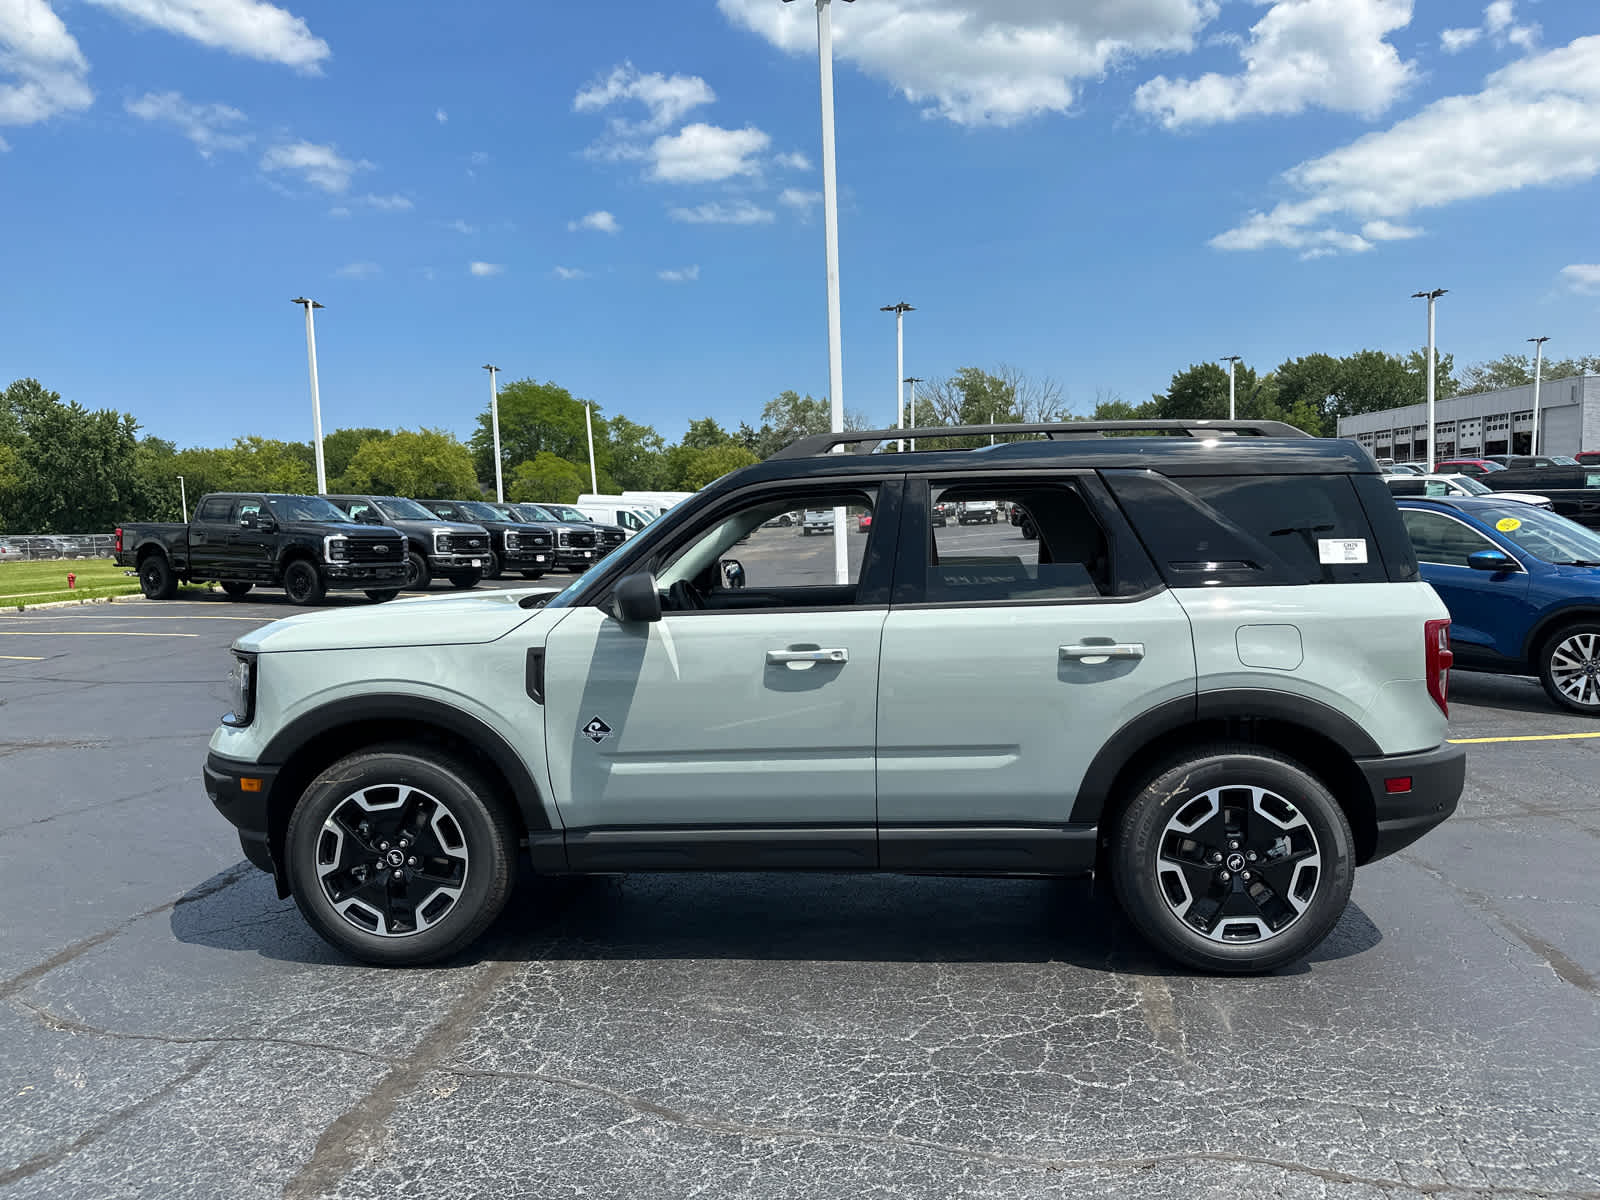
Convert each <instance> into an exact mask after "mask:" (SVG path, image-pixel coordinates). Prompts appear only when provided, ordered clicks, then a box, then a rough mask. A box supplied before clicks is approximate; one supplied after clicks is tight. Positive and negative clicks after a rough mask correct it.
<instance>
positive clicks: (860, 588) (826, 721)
mask: <svg viewBox="0 0 1600 1200" xmlns="http://www.w3.org/2000/svg"><path fill="white" fill-rule="evenodd" d="M791 490H792V489H791ZM886 490H887V489H885V488H884V487H883V486H881V485H879V486H873V487H870V488H867V487H856V488H850V489H840V488H834V489H831V490H829V491H828V492H827V494H826V495H824V496H819V497H817V499H819V500H825V501H826V502H827V506H828V507H829V508H832V507H834V506H835V505H836V504H840V505H848V506H849V507H851V508H852V509H856V510H858V511H868V512H870V511H873V510H874V509H875V508H878V509H880V510H881V508H882V507H883V503H882V502H883V498H884V495H885V492H886ZM807 503H808V505H809V501H808V502H807ZM794 507H796V503H795V502H793V501H792V500H791V499H789V498H787V493H786V494H785V498H783V499H778V500H775V499H771V498H770V497H769V495H768V494H767V493H765V492H759V491H758V492H756V493H754V494H751V495H748V496H746V497H745V498H743V499H740V498H738V497H734V498H732V499H731V500H730V501H729V502H727V503H725V504H724V505H723V506H721V507H720V508H718V509H717V510H715V511H714V512H712V513H708V514H707V515H706V517H704V518H703V519H702V520H701V521H699V522H697V523H696V524H695V525H694V526H692V527H690V528H687V529H686V530H685V532H684V533H683V534H682V535H681V536H680V537H678V538H676V539H674V540H672V541H671V542H669V543H663V545H662V546H661V547H660V548H659V550H658V551H657V553H656V554H655V555H654V556H653V557H652V559H651V561H650V564H649V565H650V567H651V568H653V570H654V572H655V574H656V578H657V584H658V586H659V588H660V589H661V591H662V594H663V601H664V611H663V615H662V617H661V619H660V620H659V621H656V622H653V623H648V624H626V625H625V624H623V623H621V622H619V621H618V620H617V619H616V618H615V617H613V616H611V615H610V612H609V611H608V609H607V608H605V607H594V606H591V607H581V608H576V609H574V610H573V611H572V612H571V613H570V614H569V615H568V616H567V617H565V618H564V619H562V620H561V621H560V622H559V623H558V624H557V625H556V626H555V627H554V628H553V629H552V630H551V632H550V634H549V637H548V640H547V642H546V647H545V654H546V667H545V670H546V685H545V695H546V701H545V704H546V708H545V726H546V748H547V756H548V762H549V764H550V772H551V782H552V785H553V787H554V791H555V800H556V804H557V806H558V807H559V809H560V811H561V816H562V820H563V822H564V824H565V826H566V828H567V855H568V861H569V863H570V864H571V865H572V866H573V867H574V868H577V869H587V870H597V869H619V870H620V869H628V868H630V867H634V868H650V867H655V868H672V867H675V866H682V867H706V866H723V867H729V868H741V869H759V868H761V867H775V868H776V867H787V868H794V867H815V868H819V869H820V868H834V869H849V868H871V867H874V866H876V845H875V836H876V815H877V814H876V803H877V788H876V778H875V770H874V738H875V734H876V728H877V719H878V671H879V644H880V641H881V638H882V632H883V624H884V620H885V617H886V616H887V613H888V607H887V595H888V586H887V582H888V573H889V571H890V570H891V569H892V559H890V558H889V557H888V556H887V550H886V549H885V548H886V547H888V546H889V545H890V543H892V540H893V536H892V533H883V534H881V535H880V533H879V530H878V528H877V523H876V522H874V523H873V527H872V532H870V533H868V532H863V533H856V532H854V529H855V522H854V521H851V522H848V523H847V526H848V528H849V529H850V532H849V533H847V534H845V535H844V536H845V537H846V538H847V540H848V545H847V551H848V553H847V561H848V564H849V565H848V569H847V578H846V579H845V581H844V582H843V583H838V582H836V576H835V573H834V557H833V542H832V539H819V538H802V537H800V536H799V533H798V531H797V530H796V529H793V528H779V527H773V528H766V527H764V526H763V522H764V521H766V520H767V519H768V518H769V517H771V516H773V515H775V514H776V513H778V512H781V511H788V510H789V509H791V508H794ZM889 507H892V504H891V505H889ZM891 525H892V523H891ZM864 565H865V568H866V569H865V573H864V570H863V568H864Z"/></svg>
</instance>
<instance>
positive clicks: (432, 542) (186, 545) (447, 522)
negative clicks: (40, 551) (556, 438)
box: [115, 492, 648, 605]
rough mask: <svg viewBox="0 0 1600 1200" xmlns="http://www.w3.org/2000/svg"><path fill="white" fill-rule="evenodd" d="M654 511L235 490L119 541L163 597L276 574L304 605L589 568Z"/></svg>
mask: <svg viewBox="0 0 1600 1200" xmlns="http://www.w3.org/2000/svg"><path fill="white" fill-rule="evenodd" d="M646 523H648V521H647V518H644V517H643V516H640V517H638V518H637V527H636V528H634V527H631V526H630V527H623V526H620V525H612V524H606V523H601V522H597V521H595V520H594V519H592V518H591V517H590V516H589V515H588V514H586V513H585V512H583V511H581V510H579V509H577V508H574V507H572V506H570V505H549V506H546V505H538V504H526V505H511V504H500V503H490V502H488V501H483V500H421V501H419V500H412V499H407V498H405V497H401V496H375V495H351V494H341V495H336V496H289V495H277V494H270V493H242V492H229V493H215V494H212V495H208V496H204V497H202V498H201V500H200V502H199V504H198V505H197V506H196V508H195V514H194V519H193V520H192V521H188V522H134V523H129V524H126V525H123V526H122V527H120V528H118V529H117V531H116V539H115V552H116V557H117V562H118V564H119V565H121V566H124V567H128V568H131V569H133V570H135V571H137V572H138V575H139V583H140V589H141V590H142V591H143V592H144V594H145V595H146V596H148V597H149V598H151V599H155V600H162V599H171V598H172V597H173V596H175V595H176V594H177V589H178V585H179V584H180V583H185V582H187V583H201V582H217V583H220V584H222V587H223V590H224V591H225V592H227V593H228V595H230V596H233V597H236V598H237V597H242V596H244V595H247V594H248V593H249V592H250V591H251V589H252V588H255V587H259V586H265V587H281V588H283V589H284V591H285V592H286V593H287V594H288V597H289V600H290V602H291V603H293V604H297V605H308V604H316V603H318V602H319V601H320V600H321V599H322V598H323V596H324V595H325V594H326V593H327V592H329V591H337V590H346V591H362V592H365V593H366V595H367V597H368V599H370V600H373V601H378V602H381V601H384V600H390V599H393V598H394V597H395V596H396V595H398V594H399V593H400V592H401V591H402V590H406V589H410V590H416V591H422V590H426V589H427V588H428V587H429V586H430V585H431V584H432V582H433V580H434V579H435V578H436V577H442V578H445V579H448V580H449V581H450V583H451V585H452V586H454V587H457V588H470V587H474V586H476V585H477V584H478V583H479V581H480V580H483V579H499V578H501V577H502V576H503V575H505V574H506V573H507V572H508V571H516V572H518V573H520V574H521V575H522V577H523V578H524V579H538V578H540V577H542V576H543V575H544V574H546V573H547V572H549V571H554V570H568V571H586V570H588V569H589V567H591V566H593V565H594V564H595V563H596V562H598V561H600V559H602V558H604V557H605V555H606V554H608V553H610V552H611V551H612V550H614V549H616V548H617V547H618V546H620V545H621V544H622V543H623V542H624V541H626V540H627V538H628V537H629V536H630V534H631V533H632V532H637V529H638V528H643V526H644V524H646Z"/></svg>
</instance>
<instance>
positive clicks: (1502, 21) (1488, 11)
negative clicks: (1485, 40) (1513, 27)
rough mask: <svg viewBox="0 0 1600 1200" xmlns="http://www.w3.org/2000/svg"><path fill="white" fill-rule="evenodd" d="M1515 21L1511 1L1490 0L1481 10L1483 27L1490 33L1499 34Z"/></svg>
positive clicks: (1513, 7)
mask: <svg viewBox="0 0 1600 1200" xmlns="http://www.w3.org/2000/svg"><path fill="white" fill-rule="evenodd" d="M1514 20H1516V5H1515V4H1514V3H1513V2H1512V0H1492V3H1490V5H1489V7H1487V8H1485V9H1484V10H1483V27H1484V28H1485V29H1487V30H1488V31H1489V32H1490V33H1500V32H1501V31H1503V30H1504V29H1505V28H1506V27H1507V26H1509V25H1510V24H1511V22H1512V21H1514Z"/></svg>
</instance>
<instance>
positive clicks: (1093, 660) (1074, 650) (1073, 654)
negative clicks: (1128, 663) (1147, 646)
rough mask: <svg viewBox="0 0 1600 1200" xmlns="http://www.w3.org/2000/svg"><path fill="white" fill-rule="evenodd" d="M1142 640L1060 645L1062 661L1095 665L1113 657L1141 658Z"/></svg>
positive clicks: (1142, 655) (1142, 652)
mask: <svg viewBox="0 0 1600 1200" xmlns="http://www.w3.org/2000/svg"><path fill="white" fill-rule="evenodd" d="M1143 657H1144V643H1143V642H1104V643H1102V644H1100V645H1098V646H1093V645H1077V646H1063V647H1061V658H1062V661H1063V662H1081V663H1086V664H1087V665H1089V666H1091V667H1092V666H1096V665H1098V664H1100V663H1103V662H1109V661H1110V660H1111V659H1113V658H1143Z"/></svg>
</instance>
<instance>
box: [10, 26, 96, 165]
mask: <svg viewBox="0 0 1600 1200" xmlns="http://www.w3.org/2000/svg"><path fill="white" fill-rule="evenodd" d="M88 74H89V62H88V60H87V59H85V58H84V57H83V51H81V50H79V49H78V43H77V42H76V41H75V40H74V39H73V36H72V35H71V34H70V33H68V32H67V27H66V26H65V25H63V24H62V23H61V18H60V17H58V16H56V14H55V12H54V11H53V10H52V9H51V8H50V5H49V4H48V3H46V0H3V2H0V125H34V124H37V123H38V122H40V121H45V120H48V119H49V118H51V117H53V116H55V115H56V114H57V113H66V112H81V111H82V110H83V109H86V108H88V107H89V106H90V105H91V104H93V103H94V93H93V92H92V91H90V90H89V84H88V82H87V80H86V76H87V75H88ZM6 148H7V147H6V146H4V145H0V150H3V149H6Z"/></svg>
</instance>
